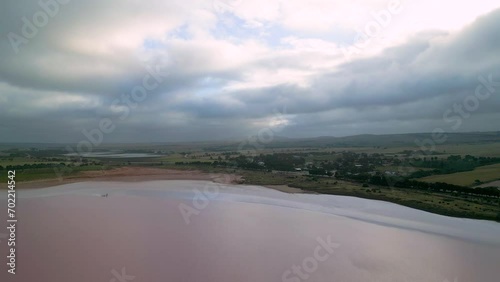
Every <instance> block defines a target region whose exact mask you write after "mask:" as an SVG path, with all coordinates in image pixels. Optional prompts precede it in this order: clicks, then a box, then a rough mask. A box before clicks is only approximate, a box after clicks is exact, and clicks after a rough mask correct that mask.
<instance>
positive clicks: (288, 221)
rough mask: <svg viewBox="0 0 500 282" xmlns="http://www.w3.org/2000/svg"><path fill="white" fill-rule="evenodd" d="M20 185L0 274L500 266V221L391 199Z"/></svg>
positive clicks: (218, 276)
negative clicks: (13, 244)
mask: <svg viewBox="0 0 500 282" xmlns="http://www.w3.org/2000/svg"><path fill="white" fill-rule="evenodd" d="M104 194H107V197H103V196H102V195H104ZM18 196H19V198H18V208H17V209H18V211H17V212H18V219H19V222H18V231H17V236H18V237H17V242H18V254H17V256H18V269H17V274H16V275H15V276H12V275H10V274H7V273H6V270H5V265H4V267H2V273H0V281H23V282H24V281H52V282H58V281H61V282H67V281H71V282H78V281H82V282H83V281H103V282H108V281H113V282H118V281H120V282H124V281H137V282H139V281H140V282H142V281H217V282H225V281H227V282H229V281H231V282H235V281H252V282H255V281H262V282H267V281H293V282H298V281H346V282H350V281H352V282H354V281H356V282H360V281H384V282H387V281H398V282H403V281H404V282H406V281H416V282H420V281H422V282H424V281H425V282H431V281H436V282H444V281H450V282H455V281H456V282H461V281H464V282H465V281H467V282H473V281H478V282H489V281H491V282H493V281H495V282H496V281H498V277H500V267H499V266H500V224H499V223H495V222H490V221H481V220H471V219H458V218H450V217H445V216H440V215H435V214H431V213H427V212H423V211H419V210H414V209H410V208H406V207H402V206H399V205H395V204H391V203H386V202H380V201H373V200H365V199H358V198H352V197H342V196H331V195H302V194H286V193H282V192H278V191H274V190H270V189H267V188H263V187H258V186H234V185H220V184H214V183H211V182H204V181H151V182H142V183H118V182H86V183H74V184H68V185H63V186H58V187H51V188H45V189H31V190H21V191H19V192H18ZM2 197H4V198H5V195H2ZM181 210H182V212H181ZM186 211H189V212H188V213H186ZM0 220H1V221H2V222H5V220H6V212H3V213H1V214H0ZM0 233H1V231H0ZM0 240H1V239H0ZM0 253H2V254H7V246H6V244H5V243H4V242H2V243H0ZM2 260H5V258H3V259H2ZM120 279H121V280H120Z"/></svg>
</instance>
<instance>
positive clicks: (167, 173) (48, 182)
mask: <svg viewBox="0 0 500 282" xmlns="http://www.w3.org/2000/svg"><path fill="white" fill-rule="evenodd" d="M155 180H194V181H197V180H198V181H212V182H215V183H222V184H231V185H257V186H261V187H265V188H268V189H273V190H276V191H280V192H283V193H289V194H317V195H322V194H325V195H338V196H350V197H356V198H363V199H372V200H379V201H384V202H389V203H394V204H398V205H402V206H406V207H410V208H414V209H417V210H422V211H427V212H430V213H434V214H440V215H445V216H451V217H456V218H471V219H480V220H489V221H495V222H498V221H499V220H498V218H495V217H494V216H493V217H491V216H483V215H481V214H471V213H468V212H463V211H453V210H451V209H448V208H446V207H434V206H429V205H426V204H425V203H422V202H419V201H417V200H415V199H412V198H408V199H400V198H398V199H394V198H389V197H386V196H384V195H378V194H369V195H368V194H361V193H360V191H356V190H354V191H336V192H335V193H329V192H326V191H314V189H311V190H309V189H307V188H306V189H303V188H299V187H293V186H288V185H286V184H264V183H262V184H257V183H252V181H250V183H246V181H245V178H244V176H243V175H241V174H237V173H222V172H216V173H209V172H204V171H202V170H196V169H193V170H178V169H165V168H152V167H119V168H114V169H111V170H100V171H95V170H94V171H82V172H80V173H79V174H77V175H71V176H68V177H65V178H63V179H57V178H50V179H38V180H32V181H24V182H17V183H16V186H17V187H16V188H17V189H38V188H47V187H55V186H60V185H65V184H71V183H81V182H91V181H103V182H106V181H110V182H143V181H155ZM1 189H7V185H6V183H2V184H0V190H1Z"/></svg>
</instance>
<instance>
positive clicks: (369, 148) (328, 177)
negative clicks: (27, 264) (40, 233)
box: [0, 132, 500, 221]
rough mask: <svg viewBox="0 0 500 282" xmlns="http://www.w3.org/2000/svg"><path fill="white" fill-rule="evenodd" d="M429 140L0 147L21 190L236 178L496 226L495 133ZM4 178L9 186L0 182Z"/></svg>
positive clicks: (499, 137) (498, 144)
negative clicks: (184, 174)
mask: <svg viewBox="0 0 500 282" xmlns="http://www.w3.org/2000/svg"><path fill="white" fill-rule="evenodd" d="M431 136H432V134H401V135H360V136H352V137H343V138H335V137H320V138H310V139H293V138H276V140H275V141H274V140H273V141H272V142H268V143H267V144H265V149H262V148H259V147H258V144H257V143H256V144H253V145H252V144H251V143H249V142H239V143H237V142H231V141H225V142H222V141H221V142H206V143H202V142H200V143H172V144H168V143H167V144H114V145H113V144H106V145H105V146H102V147H101V148H99V150H96V152H92V153H84V154H76V153H73V154H70V153H67V149H66V148H65V147H66V146H68V145H64V144H60V145H57V144H45V145H44V144H26V145H23V146H17V147H16V145H8V144H3V149H2V151H0V153H1V154H2V156H0V168H1V169H2V170H12V169H15V170H16V171H17V172H19V176H18V178H17V179H18V181H20V184H19V185H23V183H24V182H25V181H26V182H29V183H30V185H37V184H38V185H42V186H43V185H44V182H43V181H41V180H45V181H47V180H52V182H49V183H52V184H53V183H65V181H71V180H72V179H73V181H74V180H75V179H78V180H81V181H85V180H92V179H93V178H97V177H99V176H101V175H100V174H99V172H101V174H102V176H104V175H105V171H113V170H119V169H120V168H125V167H135V168H138V167H142V168H160V169H165V170H168V169H174V170H183V171H196V172H201V173H204V174H210V173H222V174H233V175H238V176H240V177H241V178H240V179H239V180H238V183H240V184H253V185H264V186H273V187H274V186H275V185H277V186H285V187H290V188H298V189H301V190H303V191H304V192H314V193H321V194H333V195H348V196H356V197H362V198H368V199H380V200H385V201H390V202H394V203H398V204H402V205H406V206H409V207H413V208H417V209H423V210H426V211H430V212H434V213H439V214H445V215H451V216H458V217H469V218H481V219H490V220H497V221H500V190H499V186H498V180H500V133H499V132H489V133H462V134H452V135H450V136H449V138H448V141H447V144H445V145H435V147H433V148H430V147H418V146H417V145H416V144H415V142H417V143H418V140H430V139H429V138H430V137H431ZM415 140H417V141H415ZM473 140H474V141H475V142H472V141H473ZM346 144H352V145H351V146H346ZM9 146H12V147H9ZM152 174H154V175H158V174H168V171H165V172H164V173H163V172H161V171H154V172H153V173H152ZM123 176H125V175H123ZM2 177H3V178H4V179H2V182H3V183H6V180H7V179H6V174H5V173H4V174H2ZM116 179H117V180H119V178H116Z"/></svg>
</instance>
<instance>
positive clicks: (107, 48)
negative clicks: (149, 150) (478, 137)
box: [0, 0, 500, 142]
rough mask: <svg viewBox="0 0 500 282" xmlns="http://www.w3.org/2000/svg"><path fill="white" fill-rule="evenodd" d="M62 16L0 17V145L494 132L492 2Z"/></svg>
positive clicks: (85, 6)
mask: <svg viewBox="0 0 500 282" xmlns="http://www.w3.org/2000/svg"><path fill="white" fill-rule="evenodd" d="M60 2H61V3H59V2H55V0H52V1H51V0H41V1H40V3H39V1H3V2H2V4H1V5H2V8H1V9H0V31H1V32H0V34H1V36H2V39H1V41H0V62H1V64H0V142H78V141H80V140H82V139H84V138H85V135H84V134H83V133H82V131H83V130H87V131H92V130H93V129H96V130H97V129H99V124H100V123H103V122H104V123H106V126H105V128H107V130H108V131H110V132H109V133H104V134H103V136H104V141H105V142H149V141H153V142H162V141H193V140H224V139H228V138H231V139H237V138H241V137H245V136H249V135H256V134H258V133H259V132H263V130H268V131H269V130H270V131H273V133H274V134H276V135H280V136H289V137H313V136H327V135H329V136H346V135H355V134H364V133H375V134H383V133H406V132H430V131H432V130H434V129H435V128H442V129H443V130H445V131H449V132H461V131H490V130H491V131H493V130H500V127H499V124H500V123H499V120H500V113H499V109H500V97H499V96H500V83H496V84H495V83H494V82H493V83H489V84H488V83H483V84H486V85H485V86H482V87H479V85H481V83H482V82H481V81H480V80H479V79H478V77H483V78H484V79H485V80H488V79H492V80H493V81H497V82H500V36H499V32H500V2H498V0H491V1H489V0H477V1H455V0H443V1H436V0H414V1H410V0H406V1H400V2H398V1H390V0H382V1H379V0H350V1H347V0H344V1H339V0H312V1H309V0H308V1H305V0H300V1H298V0H252V1H250V0H207V1H197V0H193V1H186V0H147V1H139V0H137V1H131V0H106V1H102V0H99V1H97V0H95V1H94V0H88V1H77V0H73V1H68V0H65V1H62V0H60ZM63 2H64V3H63ZM66 2H67V3H66ZM41 3H42V4H41ZM43 3H48V4H46V5H44V4H43ZM489 76H491V77H490V78H488V77H489ZM483 81H484V80H483ZM146 88H147V89H146ZM478 88H479V90H478V91H479V93H480V94H479V96H477V95H478V94H477V93H476V90H477V89H478ZM145 89H146V90H145ZM142 90H145V91H146V95H144V92H141V91H142ZM475 93H476V94H475ZM132 94H134V95H132ZM488 94H490V95H488ZM475 95H476V96H475ZM481 95H483V96H481ZM127 97H128V98H127ZM134 97H135V98H134ZM478 97H480V98H481V99H479V98H478ZM126 99H128V102H127V100H126ZM463 103H466V107H463V108H462V112H460V109H459V108H457V107H456V106H458V105H462V104H463ZM467 103H468V104H467ZM455 104H456V106H455V108H454V105H455ZM443 115H445V116H446V117H447V118H445V119H444V118H443ZM110 123H111V125H110ZM110 127H112V130H109V128H110ZM99 130H101V129H99ZM94 132H95V131H94Z"/></svg>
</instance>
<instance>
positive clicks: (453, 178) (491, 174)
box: [417, 164, 500, 186]
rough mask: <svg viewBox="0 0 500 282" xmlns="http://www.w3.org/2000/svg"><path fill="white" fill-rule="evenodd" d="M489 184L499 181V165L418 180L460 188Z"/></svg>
mask: <svg viewBox="0 0 500 282" xmlns="http://www.w3.org/2000/svg"><path fill="white" fill-rule="evenodd" d="M476 179H478V180H480V181H481V182H491V181H494V180H498V179H500V164H494V165H486V166H481V167H477V168H476V169H474V170H471V171H465V172H457V173H451V174H438V175H431V176H427V177H423V178H419V179H417V180H419V181H425V182H444V183H449V184H455V185H462V186H474V184H475V183H474V181H475V180H476Z"/></svg>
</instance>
